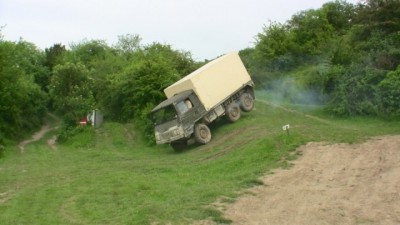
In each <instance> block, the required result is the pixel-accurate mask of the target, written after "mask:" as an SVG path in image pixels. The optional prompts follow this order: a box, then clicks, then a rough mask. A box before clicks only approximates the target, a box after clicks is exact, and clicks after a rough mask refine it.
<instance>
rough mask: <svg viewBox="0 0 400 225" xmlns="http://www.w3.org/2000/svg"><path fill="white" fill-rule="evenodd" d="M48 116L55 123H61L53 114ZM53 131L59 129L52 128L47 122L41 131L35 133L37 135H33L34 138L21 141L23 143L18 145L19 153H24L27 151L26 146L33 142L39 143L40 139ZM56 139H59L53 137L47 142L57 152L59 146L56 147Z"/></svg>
mask: <svg viewBox="0 0 400 225" xmlns="http://www.w3.org/2000/svg"><path fill="white" fill-rule="evenodd" d="M47 115H48V116H50V117H52V118H53V119H54V120H55V121H57V124H58V123H59V119H58V118H57V117H56V116H54V115H53V114H51V113H48V114H47ZM53 129H57V127H56V126H54V127H50V125H49V123H48V121H47V120H45V123H44V124H43V126H42V127H41V128H40V130H39V131H37V132H35V133H34V134H33V135H32V137H31V138H30V139H26V140H23V141H21V142H20V143H19V144H18V149H19V152H20V153H24V151H25V146H26V145H28V144H30V143H32V142H36V141H39V140H40V139H42V138H43V136H44V135H45V134H46V133H48V132H49V131H51V130H53ZM56 139H57V136H53V137H51V138H50V139H49V140H47V141H46V143H47V145H48V146H49V147H50V148H51V149H53V150H56V149H57V146H56V145H55V143H56Z"/></svg>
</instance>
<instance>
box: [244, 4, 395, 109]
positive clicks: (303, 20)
mask: <svg viewBox="0 0 400 225" xmlns="http://www.w3.org/2000/svg"><path fill="white" fill-rule="evenodd" d="M399 10H400V2H399V1H396V0H367V1H363V2H361V3H359V4H358V5H352V4H350V3H347V2H344V1H334V2H328V3H325V4H324V5H323V6H322V7H321V8H319V9H313V10H307V11H302V12H300V13H298V14H295V15H294V16H293V17H292V18H291V19H290V20H289V21H288V22H287V23H285V24H278V23H271V24H270V25H269V26H268V27H265V28H264V29H263V31H262V32H261V33H259V34H258V35H257V42H256V45H255V47H254V49H253V50H251V49H246V51H245V52H243V53H242V56H243V57H244V59H245V62H246V66H247V67H248V69H249V71H250V73H251V74H252V75H253V77H254V78H255V79H256V82H257V83H261V84H262V85H261V87H263V88H266V89H269V90H270V91H271V92H277V93H276V94H277V95H278V96H279V95H282V94H280V93H284V94H283V96H284V98H282V99H284V100H285V101H287V100H288V99H289V100H290V101H293V102H294V103H295V102H296V101H297V100H296V98H294V97H293V96H296V95H300V96H301V95H302V93H303V92H304V90H309V91H311V92H314V93H316V94H317V95H318V93H319V94H321V95H323V96H329V101H328V102H329V103H328V105H327V109H328V111H329V112H332V113H335V114H340V115H381V116H388V115H393V114H394V115H396V112H397V111H396V110H397V109H395V108H396V107H397V108H398V106H397V105H395V104H393V103H391V102H392V100H391V99H390V98H392V99H393V97H394V96H395V94H396V92H393V93H390V92H391V91H387V92H385V91H383V87H387V88H388V90H395V84H396V82H395V81H394V79H395V78H393V77H395V76H394V75H391V76H389V75H388V77H386V78H385V74H386V73H387V72H388V71H393V70H396V68H397V67H398V65H399V64H400V33H399V32H398V31H399V27H400V20H399V18H400V11H399ZM389 77H390V78H389ZM383 79H387V80H390V81H391V82H393V83H394V87H388V84H389V82H386V81H385V82H383ZM381 81H382V82H383V83H382V84H380V83H381ZM285 86H286V87H290V88H285ZM292 87H295V88H292ZM297 87H301V88H297ZM282 90H285V92H282ZM289 90H295V91H294V92H293V93H292V92H291V91H289ZM390 96H392V97H390ZM385 98H389V99H385ZM322 102H323V101H322Z"/></svg>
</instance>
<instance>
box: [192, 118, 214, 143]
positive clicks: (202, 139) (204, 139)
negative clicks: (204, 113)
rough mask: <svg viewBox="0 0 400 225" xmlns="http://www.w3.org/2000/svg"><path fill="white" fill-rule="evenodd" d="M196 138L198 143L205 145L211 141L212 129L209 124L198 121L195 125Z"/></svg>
mask: <svg viewBox="0 0 400 225" xmlns="http://www.w3.org/2000/svg"><path fill="white" fill-rule="evenodd" d="M194 139H195V140H196V142H197V143H199V144H202V145H205V144H207V143H208V142H210V141H211V131H210V128H208V126H207V125H205V124H203V123H198V124H196V125H195V127H194Z"/></svg>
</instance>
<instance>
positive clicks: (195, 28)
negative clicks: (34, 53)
mask: <svg viewBox="0 0 400 225" xmlns="http://www.w3.org/2000/svg"><path fill="white" fill-rule="evenodd" d="M326 2H330V1H329V0H303V1H299V0H112V1H110V0H97V1H96V0H0V26H4V25H5V27H3V29H2V31H1V32H2V34H3V35H4V39H5V40H12V41H17V40H19V38H20V37H22V38H23V39H24V40H26V41H29V42H32V43H34V44H36V45H37V46H38V47H39V48H41V49H44V48H48V47H51V46H52V45H53V44H55V43H62V44H64V45H66V46H68V45H69V44H70V43H72V42H80V41H82V40H84V39H85V38H86V39H89V40H91V39H100V40H106V41H107V43H108V44H110V45H112V44H114V43H115V42H116V41H117V37H118V35H123V34H138V35H139V36H140V37H141V38H142V43H143V44H147V43H151V42H161V43H166V44H170V45H172V47H173V48H174V49H180V50H185V51H190V52H191V53H192V56H193V58H194V59H196V60H203V59H212V58H215V57H217V56H219V55H222V54H224V53H227V52H231V51H239V50H241V49H244V48H246V47H251V46H253V42H254V37H255V36H256V35H257V33H259V32H261V31H262V28H263V25H268V24H269V21H277V22H285V21H287V20H288V19H290V18H291V16H292V15H293V14H295V13H297V12H299V11H302V10H306V9H311V8H313V9H316V8H319V7H321V6H322V5H323V4H324V3H326ZM347 2H350V3H353V4H354V3H357V2H358V0H347Z"/></svg>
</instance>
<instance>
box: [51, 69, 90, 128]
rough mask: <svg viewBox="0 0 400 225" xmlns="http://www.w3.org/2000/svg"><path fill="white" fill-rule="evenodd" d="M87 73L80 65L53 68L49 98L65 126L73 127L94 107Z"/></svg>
mask: <svg viewBox="0 0 400 225" xmlns="http://www.w3.org/2000/svg"><path fill="white" fill-rule="evenodd" d="M91 85H92V80H91V79H90V77H89V71H88V70H87V69H86V67H85V66H84V65H82V64H80V63H79V64H72V63H66V64H65V65H58V66H56V67H55V68H54V71H53V76H52V79H51V82H50V96H51V98H52V100H53V104H54V109H55V110H56V112H57V114H59V115H60V116H61V117H62V120H63V121H64V123H65V125H66V126H67V127H68V126H75V125H76V124H78V121H79V120H80V119H81V118H82V117H86V115H87V113H88V112H90V111H91V110H92V109H93V108H94V106H95V102H94V97H93V93H92V90H91Z"/></svg>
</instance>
